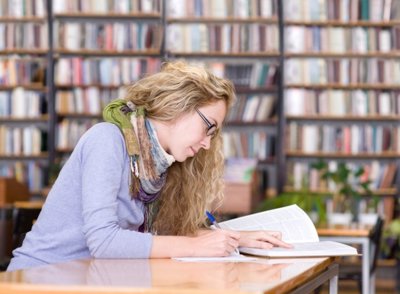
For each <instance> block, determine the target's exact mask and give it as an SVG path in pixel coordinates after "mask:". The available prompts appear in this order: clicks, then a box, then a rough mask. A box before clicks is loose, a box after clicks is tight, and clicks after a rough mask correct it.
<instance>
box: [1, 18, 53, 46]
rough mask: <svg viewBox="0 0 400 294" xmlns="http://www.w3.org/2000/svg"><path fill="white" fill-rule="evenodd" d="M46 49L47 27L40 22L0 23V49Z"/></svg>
mask: <svg viewBox="0 0 400 294" xmlns="http://www.w3.org/2000/svg"><path fill="white" fill-rule="evenodd" d="M15 49H43V50H47V49H48V28H47V25H46V24H40V23H12V22H7V23H0V50H15Z"/></svg>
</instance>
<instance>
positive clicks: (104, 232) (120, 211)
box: [7, 123, 152, 271]
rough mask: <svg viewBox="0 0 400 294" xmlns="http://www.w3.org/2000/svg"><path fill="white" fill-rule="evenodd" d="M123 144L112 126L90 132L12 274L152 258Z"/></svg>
mask: <svg viewBox="0 0 400 294" xmlns="http://www.w3.org/2000/svg"><path fill="white" fill-rule="evenodd" d="M129 178H130V168H129V160H128V154H127V151H126V147H125V142H124V138H123V136H122V134H121V132H120V130H119V129H118V127H116V126H115V125H113V124H110V123H99V124H97V125H95V126H93V127H92V128H91V129H90V130H89V131H87V132H86V133H85V134H84V135H83V136H82V138H81V139H80V141H79V142H78V144H77V145H76V147H75V149H74V151H73V152H72V154H71V156H70V158H69V159H68V161H67V162H66V163H65V165H64V167H63V169H62V170H61V172H60V175H59V177H58V179H57V181H56V182H55V184H54V186H53V187H52V189H51V191H50V193H49V195H48V197H47V199H46V202H45V204H44V206H43V209H42V212H41V213H40V215H39V218H38V219H37V221H36V222H35V224H34V226H33V228H32V230H31V232H29V233H28V234H27V235H26V238H25V240H24V242H23V244H22V246H21V247H20V248H17V249H15V250H14V251H13V256H14V257H13V258H12V260H11V263H10V265H9V267H8V269H7V270H9V271H11V270H17V269H22V268H27V267H32V266H37V265H42V264H46V263H56V262H61V261H66V260H72V259H79V258H88V257H95V258H148V257H149V255H150V250H151V244H152V236H151V234H149V233H140V232H138V228H139V226H140V225H141V224H142V223H143V216H144V205H143V203H142V202H140V201H137V200H135V199H133V200H131V196H130V195H129Z"/></svg>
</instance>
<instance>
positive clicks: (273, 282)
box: [0, 258, 338, 294]
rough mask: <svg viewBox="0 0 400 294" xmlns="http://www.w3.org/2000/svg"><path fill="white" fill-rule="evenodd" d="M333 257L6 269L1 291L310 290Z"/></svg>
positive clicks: (329, 275)
mask: <svg viewBox="0 0 400 294" xmlns="http://www.w3.org/2000/svg"><path fill="white" fill-rule="evenodd" d="M337 275H338V265H337V264H336V263H335V262H334V259H333V258H303V259H258V260H257V261H251V262H237V263H233V262H197V263H195V262H182V261H176V260H172V259H131V260H126V259H120V260H113V259H108V260H107V259H85V260H76V261H71V262H66V263H60V264H55V265H46V266H41V267H36V268H32V269H27V270H22V271H15V272H3V273H0V293H1V294H3V293H4V294H5V293H7V294H33V293H35V294H39V293H40V294H55V293H57V294H60V293H63V294H69V293H75V294H76V293H166V294H167V293H168V294H169V293H171V294H172V293H173V294H179V293H193V294H203V293H204V294H206V293H207V294H212V293H229V294H240V293H246V294H251V293H258V294H259V293H267V294H268V293H297V294H300V293H302V294H303V293H310V292H311V291H313V290H314V289H315V288H316V287H318V286H319V285H321V284H323V283H325V282H326V281H329V282H330V293H331V294H336V293H337Z"/></svg>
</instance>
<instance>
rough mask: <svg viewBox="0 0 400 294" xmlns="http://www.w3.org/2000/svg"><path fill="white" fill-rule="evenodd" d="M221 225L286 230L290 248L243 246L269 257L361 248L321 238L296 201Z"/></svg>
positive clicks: (344, 252)
mask: <svg viewBox="0 0 400 294" xmlns="http://www.w3.org/2000/svg"><path fill="white" fill-rule="evenodd" d="M219 225H220V226H221V228H223V229H230V230H237V231H254V230H270V231H280V232H282V240H283V241H285V242H288V243H291V244H292V245H293V248H291V249H286V248H281V247H273V248H272V249H255V248H249V247H239V251H240V252H242V253H246V254H251V255H257V256H266V257H279V258H280V257H310V256H347V255H349V256H350V255H357V254H358V253H357V249H356V248H354V247H351V246H349V245H345V244H342V243H339V242H333V241H319V238H318V233H317V230H316V228H315V226H314V224H313V222H312V221H311V219H310V217H309V216H308V215H307V213H306V212H305V211H303V210H302V209H301V208H300V207H298V206H297V205H296V204H294V205H290V206H285V207H281V208H276V209H272V210H267V211H263V212H259V213H255V214H251V215H247V216H243V217H239V218H235V219H232V220H228V221H225V222H221V223H219Z"/></svg>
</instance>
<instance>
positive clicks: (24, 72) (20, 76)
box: [0, 56, 46, 86]
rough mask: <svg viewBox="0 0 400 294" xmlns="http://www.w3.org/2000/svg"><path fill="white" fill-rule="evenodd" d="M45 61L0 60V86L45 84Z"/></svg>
mask: <svg viewBox="0 0 400 294" xmlns="http://www.w3.org/2000/svg"><path fill="white" fill-rule="evenodd" d="M45 67H46V65H45V60H44V59H30V58H19V57H15V56H11V57H10V58H5V57H2V58H0V85H2V86H16V85H29V84H32V83H39V84H42V85H44V83H45Z"/></svg>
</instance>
